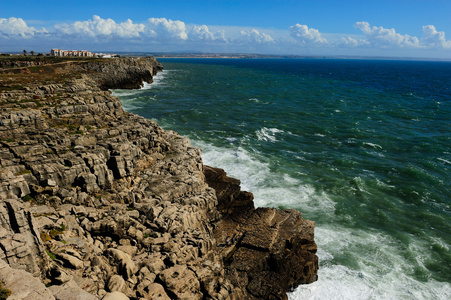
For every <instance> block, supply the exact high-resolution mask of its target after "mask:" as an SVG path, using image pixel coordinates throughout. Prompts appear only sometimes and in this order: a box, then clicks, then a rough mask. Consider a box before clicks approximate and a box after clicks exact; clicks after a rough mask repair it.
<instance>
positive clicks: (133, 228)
mask: <svg viewBox="0 0 451 300" xmlns="http://www.w3.org/2000/svg"><path fill="white" fill-rule="evenodd" d="M32 67H34V69H32V70H30V68H32ZM32 67H30V68H28V69H27V70H28V72H27V71H26V70H25V69H24V70H23V72H25V74H28V75H24V73H21V74H19V75H20V76H23V78H25V79H27V80H28V79H29V82H27V84H26V85H24V87H22V88H21V89H16V88H17V87H19V84H17V83H18V82H15V80H18V79H19V76H15V75H12V74H11V75H10V77H11V81H10V82H8V83H7V82H5V83H3V91H2V93H1V94H0V100H1V101H2V113H1V120H2V122H1V128H0V134H1V143H2V153H1V158H2V167H3V168H2V178H1V179H2V181H1V182H0V186H1V187H2V189H1V190H0V197H1V198H2V206H1V208H2V210H1V211H0V215H2V218H3V219H2V220H3V222H2V230H3V234H2V237H1V240H0V243H1V244H2V246H3V247H2V249H3V252H2V253H1V255H2V257H1V258H2V259H4V260H6V261H7V263H8V265H9V267H12V268H13V269H24V270H26V271H28V272H29V273H32V274H33V275H35V276H38V277H40V278H41V281H42V282H43V283H45V284H48V285H50V287H49V288H46V287H45V286H44V285H43V284H42V282H41V285H39V290H42V293H43V294H45V295H46V297H48V292H51V293H52V295H53V297H54V298H58V297H60V298H61V297H62V296H61V294H62V293H69V291H70V292H71V293H86V297H87V299H91V298H89V297H91V296H92V297H93V298H92V299H98V298H102V297H107V296H108V295H111V294H113V293H122V294H124V295H126V296H127V297H129V298H130V299H140V298H143V299H145V298H152V297H155V296H157V295H160V296H161V297H162V299H165V298H185V297H189V298H194V299H196V298H197V299H201V298H205V297H210V298H213V299H229V298H230V299H239V298H243V297H245V298H247V299H261V298H270V297H272V298H277V299H285V298H286V291H287V290H289V289H292V288H294V287H295V286H297V285H298V284H301V283H310V282H312V281H314V280H316V272H317V268H318V260H317V257H316V255H315V252H316V244H315V243H314V238H313V230H314V223H313V222H311V221H307V220H304V219H302V216H301V214H300V213H299V212H297V211H294V210H283V211H279V210H275V209H264V208H261V209H257V210H255V209H254V206H253V202H252V198H253V196H252V194H250V193H247V192H242V191H240V187H239V180H236V179H232V178H228V177H227V176H226V174H225V172H224V171H222V170H220V169H215V168H209V167H206V166H204V165H203V163H202V158H201V152H200V149H198V148H194V147H191V145H190V142H189V140H188V139H187V138H185V137H182V136H180V135H178V134H177V133H175V132H173V131H169V130H166V131H164V130H163V129H161V128H160V127H159V126H158V124H156V123H155V122H153V121H150V120H147V119H144V118H142V117H138V116H136V115H133V114H130V113H127V112H125V111H124V110H123V109H122V106H121V103H120V100H119V99H118V98H116V97H113V96H111V93H110V92H109V91H105V90H107V89H109V88H136V87H139V86H141V84H142V82H143V81H151V80H152V76H154V75H155V74H156V72H157V71H158V70H161V66H160V65H159V63H158V62H157V61H156V60H155V59H153V58H140V59H115V60H105V61H104V62H89V63H80V64H67V65H65V66H61V67H58V68H56V67H55V68H54V69H53V72H50V74H51V76H48V77H46V73H45V70H44V67H38V68H36V66H32ZM40 71H42V72H40ZM3 72H4V73H5V71H3ZM6 72H8V71H7V70H6ZM21 72H22V71H21ZM43 73H44V74H43ZM55 74H58V75H55ZM16 75H17V74H16ZM23 78H22V79H21V80H24V79H23ZM61 78H62V79H61ZM55 79H58V80H57V81H56V80H55ZM112 79H114V80H112ZM27 80H25V81H27ZM52 80H53V81H52ZM43 83H44V84H43ZM275 224H281V226H280V228H278V229H277V226H276V225H275ZM233 235H235V236H236V238H237V241H235V243H234V244H231V245H227V241H226V240H227V237H228V236H233ZM268 237H271V238H270V239H268ZM18 241H19V242H20V245H21V246H20V247H15V248H14V247H11V245H13V242H18ZM224 242H226V246H229V247H223V246H220V245H223V244H224ZM287 249H289V250H290V251H288V254H287V251H286V250H287ZM1 270H2V273H1V274H0V280H1V281H2V282H4V283H5V286H6V287H7V288H9V289H10V290H11V291H13V295H14V292H15V289H18V288H19V286H17V283H20V282H16V285H14V282H11V280H10V281H8V279H11V278H10V277H8V276H7V275H5V274H11V273H10V272H11V270H10V269H8V266H3V265H2V267H1ZM5 272H6V273H5ZM21 276H23V275H21ZM25 277H26V276H23V278H25ZM24 280H25V279H24ZM30 280H31V279H30ZM275 283H277V284H275ZM263 287H264V288H263ZM46 293H47V294H46ZM88 295H90V296H88ZM36 299H39V298H36ZM41 299H51V298H41ZM65 299H69V298H65ZM105 299H106V298H105Z"/></svg>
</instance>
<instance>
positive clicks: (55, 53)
mask: <svg viewBox="0 0 451 300" xmlns="http://www.w3.org/2000/svg"><path fill="white" fill-rule="evenodd" d="M50 54H51V55H53V56H77V57H92V56H94V54H93V53H92V52H89V51H86V50H81V51H79V50H72V51H69V50H61V49H52V50H51V51H50Z"/></svg>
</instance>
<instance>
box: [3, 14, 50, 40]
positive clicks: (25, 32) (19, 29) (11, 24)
mask: <svg viewBox="0 0 451 300" xmlns="http://www.w3.org/2000/svg"><path fill="white" fill-rule="evenodd" d="M46 32H47V31H46V30H45V29H44V28H43V29H41V30H36V29H35V28H34V27H29V26H28V25H27V23H26V22H25V21H24V20H23V19H21V18H14V17H11V18H9V19H4V18H0V36H1V35H2V36H6V37H14V36H18V37H31V36H33V35H35V34H38V33H46Z"/></svg>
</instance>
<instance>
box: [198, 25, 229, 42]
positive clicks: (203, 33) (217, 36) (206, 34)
mask: <svg viewBox="0 0 451 300" xmlns="http://www.w3.org/2000/svg"><path fill="white" fill-rule="evenodd" d="M189 38H190V39H191V40H200V41H206V42H210V41H217V42H227V39H226V38H225V31H224V30H220V31H217V32H215V33H212V32H210V29H209V28H208V26H207V25H201V26H193V27H192V28H191V30H190V31H189Z"/></svg>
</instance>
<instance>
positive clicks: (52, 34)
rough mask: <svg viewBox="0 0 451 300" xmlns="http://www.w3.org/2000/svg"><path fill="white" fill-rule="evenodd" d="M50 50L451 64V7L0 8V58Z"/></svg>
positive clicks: (440, 3) (396, 1)
mask: <svg viewBox="0 0 451 300" xmlns="http://www.w3.org/2000/svg"><path fill="white" fill-rule="evenodd" d="M447 33H448V34H449V36H450V37H447V36H446V34H447ZM51 48H59V49H64V50H88V51H92V52H118V53H119V52H148V53H156V52H203V53H211V52H214V53H257V54H276V55H307V56H343V55H344V56H382V57H413V58H437V59H447V60H451V0H359V1H357V0H341V1H332V0H296V1H295V0H285V1H283V0H258V1H257V0H248V1H246V0H241V1H236V0H230V1H225V0H209V1H196V0H160V1H154V0H136V1H134V0H128V1H119V0H90V1H85V0H76V1H74V0H52V1H47V0H40V1H37V0H27V1H25V0H0V52H22V51H23V50H27V51H28V52H30V51H34V52H35V53H38V52H43V53H48V52H50V49H51Z"/></svg>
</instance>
